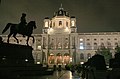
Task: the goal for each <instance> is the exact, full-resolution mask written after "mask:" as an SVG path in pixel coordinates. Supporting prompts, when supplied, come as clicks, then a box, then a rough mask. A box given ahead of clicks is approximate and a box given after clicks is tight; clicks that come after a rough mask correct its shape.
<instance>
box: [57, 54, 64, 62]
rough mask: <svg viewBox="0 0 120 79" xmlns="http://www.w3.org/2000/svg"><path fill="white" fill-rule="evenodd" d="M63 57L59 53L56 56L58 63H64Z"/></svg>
mask: <svg viewBox="0 0 120 79" xmlns="http://www.w3.org/2000/svg"><path fill="white" fill-rule="evenodd" d="M62 61H63V58H62V54H60V53H58V54H57V56H56V64H62Z"/></svg>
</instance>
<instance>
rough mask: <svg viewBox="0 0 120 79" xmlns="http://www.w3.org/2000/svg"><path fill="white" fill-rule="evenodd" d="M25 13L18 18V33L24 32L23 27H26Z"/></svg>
mask: <svg viewBox="0 0 120 79" xmlns="http://www.w3.org/2000/svg"><path fill="white" fill-rule="evenodd" d="M25 17H26V14H25V13H22V16H21V18H20V21H21V22H20V23H19V26H18V29H19V32H20V33H23V34H24V33H25V27H26V24H27V22H26V18H25Z"/></svg>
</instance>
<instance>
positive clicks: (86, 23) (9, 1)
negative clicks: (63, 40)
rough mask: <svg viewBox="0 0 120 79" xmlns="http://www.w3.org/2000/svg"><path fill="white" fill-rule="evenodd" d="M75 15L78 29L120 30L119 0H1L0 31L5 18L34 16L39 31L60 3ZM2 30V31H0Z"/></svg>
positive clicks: (89, 30)
mask: <svg viewBox="0 0 120 79" xmlns="http://www.w3.org/2000/svg"><path fill="white" fill-rule="evenodd" d="M61 3H62V5H63V8H64V10H66V11H68V12H69V14H70V15H71V16H75V17H76V19H77V28H78V32H102V31H104V32H105V31H120V0H1V5H0V32H1V31H2V30H3V28H4V27H5V25H6V24H7V23H8V22H11V23H19V22H20V20H19V19H20V17H21V14H22V13H23V12H24V13H26V14H27V17H26V19H27V22H29V21H31V20H35V21H36V23H37V27H38V28H37V29H36V30H35V31H34V33H41V30H42V27H43V20H44V18H45V17H50V18H51V17H52V16H53V14H54V12H56V11H57V10H58V9H59V7H60V5H61ZM0 34H1V33H0Z"/></svg>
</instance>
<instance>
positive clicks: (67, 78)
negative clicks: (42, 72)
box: [22, 70, 81, 79]
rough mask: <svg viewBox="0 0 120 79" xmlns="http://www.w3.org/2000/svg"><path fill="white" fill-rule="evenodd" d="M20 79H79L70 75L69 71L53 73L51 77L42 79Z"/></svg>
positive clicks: (37, 78)
mask: <svg viewBox="0 0 120 79" xmlns="http://www.w3.org/2000/svg"><path fill="white" fill-rule="evenodd" d="M22 79H81V78H80V77H79V76H78V75H77V74H72V73H71V71H65V70H63V71H55V72H54V74H53V75H47V76H42V77H31V78H30V77H24V78H22Z"/></svg>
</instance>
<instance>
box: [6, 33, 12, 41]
mask: <svg viewBox="0 0 120 79" xmlns="http://www.w3.org/2000/svg"><path fill="white" fill-rule="evenodd" d="M11 35H12V33H10V34H9V35H8V39H7V43H9V38H10V36H11Z"/></svg>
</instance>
